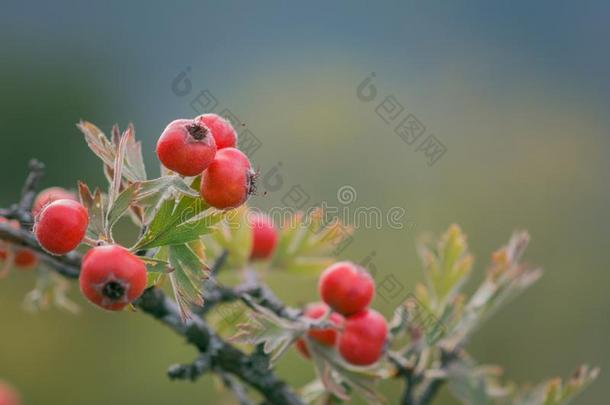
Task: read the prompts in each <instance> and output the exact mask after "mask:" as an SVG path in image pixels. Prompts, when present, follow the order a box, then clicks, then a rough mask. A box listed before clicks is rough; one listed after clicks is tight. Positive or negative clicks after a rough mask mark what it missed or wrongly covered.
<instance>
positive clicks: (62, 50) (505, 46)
mask: <svg viewBox="0 0 610 405" xmlns="http://www.w3.org/2000/svg"><path fill="white" fill-rule="evenodd" d="M83 3H84V2H83ZM104 3H106V5H101V4H98V5H91V4H88V5H85V4H82V3H80V2H41V3H40V4H36V5H35V4H32V3H30V2H28V3H24V2H3V6H2V12H1V13H0V38H1V41H0V51H1V55H2V57H1V61H2V62H1V63H0V89H1V97H0V111H1V112H0V133H1V135H0V139H2V144H1V145H2V146H1V147H0V151H1V153H2V159H1V160H0V184H2V187H1V189H0V190H1V195H0V203H1V204H2V206H6V205H8V204H10V203H11V202H13V201H15V200H16V199H17V198H18V194H19V188H20V185H21V184H22V181H23V177H24V175H25V168H26V165H27V161H28V159H29V158H30V157H37V158H40V159H41V160H43V161H44V162H45V163H46V164H47V166H48V173H47V176H46V178H45V179H44V185H45V186H51V185H61V186H66V187H74V185H75V183H76V181H77V180H79V179H82V180H84V181H86V182H88V183H89V184H91V185H95V184H98V185H102V184H103V182H104V179H103V176H102V174H101V170H100V164H99V163H98V161H97V160H96V159H95V158H94V157H93V155H92V154H91V153H90V152H89V150H88V149H87V147H86V145H85V143H84V142H83V140H82V137H81V136H79V133H78V132H77V129H76V128H75V126H74V124H75V122H77V121H78V120H79V119H81V118H83V119H87V120H90V121H92V122H94V123H95V124H97V125H98V126H100V127H101V128H102V129H104V130H105V131H109V129H110V127H111V125H112V124H113V123H115V122H117V123H119V124H120V125H121V126H122V127H124V126H125V125H127V123H129V122H133V123H134V124H135V127H136V131H137V136H138V137H139V138H140V139H142V140H143V144H144V153H145V157H146V160H147V163H148V168H149V171H150V172H152V173H154V174H157V173H158V166H157V164H156V163H155V155H154V145H155V141H156V138H157V136H158V135H159V134H160V132H161V131H162V130H163V128H164V126H165V125H166V124H167V123H168V122H169V121H170V120H172V119H174V118H176V117H190V116H194V115H195V112H194V111H193V109H192V107H191V105H190V104H191V102H192V101H193V100H194V99H195V98H196V97H197V96H198V94H199V93H200V92H201V91H203V90H206V89H207V90H208V91H209V92H210V93H211V94H213V96H214V97H215V98H216V100H217V102H218V106H217V107H216V109H215V112H220V111H221V110H223V109H224V108H228V109H230V111H231V112H233V114H235V115H236V116H237V117H239V119H240V120H241V121H243V122H244V123H246V125H247V126H246V128H247V129H249V130H251V131H252V133H253V134H255V136H256V137H257V138H258V139H259V140H260V141H261V143H262V146H261V147H260V148H259V149H258V150H257V151H256V152H255V153H254V154H253V160H254V162H255V165H256V166H257V167H260V170H261V173H262V174H265V173H268V171H269V170H270V169H271V168H273V167H274V166H278V165H279V169H280V172H279V173H280V175H281V176H282V179H283V184H282V185H281V187H279V189H276V188H273V187H268V188H269V189H268V190H267V191H268V192H267V193H264V192H261V193H259V195H258V196H257V197H255V198H253V200H252V204H253V205H255V206H258V207H262V208H269V207H271V206H278V205H281V204H282V202H281V200H282V197H283V196H284V195H285V193H286V192H287V191H288V190H289V189H290V188H291V187H292V186H293V185H300V186H301V187H302V188H303V189H304V190H306V192H307V193H308V194H309V195H310V198H311V202H312V203H313V202H318V201H328V203H329V204H335V205H336V202H337V196H336V193H337V189H339V188H340V187H341V186H343V185H350V186H351V187H353V188H354V189H355V190H356V191H357V200H356V201H355V202H354V204H357V205H358V206H376V207H380V208H381V209H382V210H387V209H389V208H391V207H394V206H398V207H403V208H404V209H405V210H406V213H407V214H406V217H405V218H408V221H409V223H411V224H415V226H411V227H408V229H402V230H397V229H391V228H390V227H383V228H381V229H358V230H357V231H356V234H355V235H354V241H353V243H352V244H350V245H349V246H348V247H347V249H346V250H344V251H343V252H341V254H340V256H341V257H342V258H350V259H352V260H354V261H362V260H364V259H365V258H366V257H367V256H369V255H373V262H372V263H373V265H374V266H375V267H376V268H377V269H378V272H379V274H380V276H381V277H384V276H386V275H395V276H396V277H397V278H398V279H399V280H400V282H401V283H403V284H404V286H405V288H406V289H410V288H411V287H412V286H413V284H414V283H415V282H416V281H418V280H421V278H422V275H421V273H420V270H419V264H418V259H417V257H416V254H415V249H414V241H415V238H416V236H417V235H418V234H419V233H420V232H423V231H433V232H435V233H439V232H441V231H442V230H444V229H445V228H446V227H447V226H448V225H449V224H450V223H452V222H457V223H459V224H460V225H461V226H462V227H463V229H464V231H465V232H466V233H467V234H468V235H469V241H470V244H471V248H472V250H473V251H474V253H475V254H476V257H477V273H476V275H475V277H474V278H475V279H480V278H481V275H482V274H483V269H484V268H485V265H486V263H487V259H488V257H489V253H490V252H491V251H492V250H493V249H495V248H496V247H499V246H500V245H501V244H503V243H504V242H505V241H506V240H507V239H508V237H509V236H510V233H511V232H512V231H513V230H514V229H517V228H526V229H528V230H529V231H530V232H531V235H532V244H531V248H530V250H529V252H528V254H527V260H528V261H529V262H531V263H535V264H539V265H541V266H543V267H544V268H545V270H546V273H545V277H544V278H543V279H542V281H541V282H539V283H538V284H537V285H535V286H534V287H533V288H532V289H531V290H530V291H528V292H527V293H526V294H525V295H524V296H522V297H521V299H519V300H517V301H515V302H514V303H513V304H512V305H511V306H510V307H509V308H507V309H505V310H503V311H502V312H500V313H499V315H498V316H496V317H495V318H494V319H493V320H492V321H491V322H489V323H488V324H487V325H486V327H485V328H484V329H483V330H482V331H481V332H480V333H479V334H478V335H477V337H476V339H474V341H472V343H471V345H470V350H471V352H472V353H473V354H474V355H475V356H476V357H477V358H478V359H479V360H480V361H481V362H487V363H498V364H502V365H504V366H505V367H504V368H505V372H506V376H507V378H509V379H511V380H514V381H517V382H526V381H532V382H537V381H540V380H542V379H544V378H546V377H550V376H555V375H564V376H565V375H567V374H569V373H570V372H571V371H572V370H573V369H574V368H575V367H576V366H577V365H578V364H579V363H580V362H588V363H592V364H595V365H599V366H601V367H602V369H603V370H602V376H601V378H600V380H599V381H598V382H597V383H595V384H594V385H593V386H592V388H590V389H589V390H588V391H587V392H586V393H585V394H584V395H583V396H582V397H581V398H580V399H579V401H578V403H579V404H590V405H594V404H601V403H606V402H607V400H606V398H607V395H608V392H607V386H608V383H610V380H609V379H608V377H607V376H608V371H609V370H610V348H609V346H608V340H609V339H608V337H609V332H610V323H609V322H608V318H609V310H610V298H609V296H608V292H607V290H608V284H609V283H610V273H609V263H610V260H609V259H608V241H609V236H610V215H609V214H608V211H607V210H608V206H609V202H610V192H609V188H608V185H609V173H610V171H609V161H610V160H609V159H608V154H609V153H610V139H609V133H608V132H609V131H608V130H609V128H610V122H609V121H610V114H608V111H609V107H610V73H609V72H610V52H609V49H608V43H607V42H608V37H609V36H610V25H609V24H608V19H609V18H610V4H609V3H607V2H602V1H584V2H573V3H568V2H551V1H543V2H536V4H533V3H530V2H526V1H519V2H497V3H494V4H491V3H489V2H486V1H474V2H469V3H468V4H467V5H466V4H458V2H451V3H450V4H448V3H444V4H442V3H441V2H425V3H424V2H420V3H415V2H376V3H372V2H364V1H334V2H316V1H309V2H304V3H292V2H279V1H277V2H264V3H255V2H233V1H227V2H207V1H206V2H203V1H196V2H195V1H193V2H174V3H173V4H172V5H171V6H167V5H165V6H162V5H160V4H157V3H154V2H142V3H141V4H139V5H136V4H135V3H128V2H104ZM181 72H186V73H187V75H186V78H187V79H188V80H189V83H190V86H191V87H190V90H189V91H185V93H188V94H185V95H177V94H176V91H174V90H172V82H173V81H174V79H175V78H176V77H177V76H178V75H179V74H180V73H181ZM372 72H374V73H375V78H374V82H373V83H374V85H375V87H376V89H377V96H376V98H375V100H373V101H371V102H363V101H361V100H360V99H359V98H358V97H357V94H356V89H357V87H358V85H359V84H360V83H361V82H362V81H363V80H364V79H365V78H366V77H367V76H369V75H370V74H371V73H372ZM182 84H184V82H182ZM179 94H182V93H179ZM392 95H393V96H394V97H395V100H396V101H397V102H399V103H400V104H401V105H402V106H403V107H404V112H403V113H402V115H400V118H397V120H396V121H393V122H392V123H391V124H386V123H385V122H384V121H383V120H382V118H380V116H379V115H377V112H376V109H377V107H378V105H379V104H380V103H381V102H382V101H383V100H384V99H385V98H386V97H387V96H392ZM408 113H411V114H414V115H415V116H416V117H417V118H418V119H419V121H421V122H422V123H423V125H424V126H425V127H426V133H425V135H424V137H425V136H428V135H429V134H434V136H436V138H437V139H438V140H439V141H440V142H442V144H443V145H444V146H445V147H446V149H447V151H446V153H445V154H444V155H443V156H442V158H441V159H440V160H439V161H437V162H436V163H435V164H434V165H432V166H430V165H428V162H427V159H426V156H425V155H424V154H423V153H422V151H416V146H409V145H407V144H406V143H404V142H403V141H402V140H401V139H400V138H399V137H398V136H397V135H396V134H395V133H394V132H393V129H394V127H395V125H396V124H397V122H398V121H399V120H400V119H402V118H403V117H404V116H405V115H406V114H408ZM421 139H423V138H421ZM269 184H270V183H268V184H267V185H269ZM262 188H263V190H264V189H265V184H263V187H262ZM33 282H34V276H33V274H24V273H12V274H11V275H10V276H9V277H8V278H6V279H3V280H1V281H0V378H2V379H6V380H8V381H10V382H11V383H12V384H13V385H15V386H16V387H17V388H18V389H19V390H20V391H21V392H22V394H23V397H24V398H25V403H26V404H28V405H34V404H106V403H116V404H148V405H152V404H168V403H172V404H230V403H233V402H234V400H233V399H232V397H230V396H227V395H225V394H222V393H219V391H218V390H217V389H216V388H214V381H213V380H212V379H211V378H210V377H206V378H204V379H203V380H201V381H198V382H197V383H195V384H190V383H179V382H175V383H172V382H170V381H168V380H167V378H166V377H165V371H166V369H167V367H168V365H170V364H173V363H176V362H188V361H190V360H192V359H193V358H194V356H195V353H194V350H193V349H192V348H191V347H189V346H187V345H186V344H185V342H184V341H183V340H181V339H180V338H178V337H176V336H174V335H173V334H172V333H171V332H170V331H168V330H167V329H165V328H163V327H160V326H159V325H158V324H157V323H155V322H153V321H151V320H150V319H148V318H147V317H145V316H140V315H138V314H130V313H121V314H109V313H105V312H102V311H99V310H96V309H94V308H93V307H91V306H89V305H88V304H86V303H84V302H83V300H82V299H81V298H80V297H79V294H78V293H77V292H76V291H74V293H73V294H72V295H73V296H74V297H75V299H76V300H77V301H78V302H79V303H82V304H83V305H82V306H83V309H84V311H83V312H82V313H81V315H79V316H76V317H75V316H72V315H68V314H65V313H61V312H59V311H57V310H51V311H50V312H47V313H40V314H35V315H32V314H29V313H26V312H24V311H23V310H22V309H21V303H22V299H23V296H24V294H25V293H26V292H27V291H28V290H30V289H31V288H32V286H33ZM271 283H272V285H273V286H274V287H276V290H277V292H278V294H279V295H280V296H281V297H282V298H283V299H285V300H286V301H288V302H290V303H292V304H295V305H297V304H300V303H303V302H307V301H309V300H312V299H315V297H316V280H315V279H314V278H305V277H294V276H292V277H287V276H285V275H277V276H274V277H273V279H272V280H271ZM390 301H391V300H390ZM397 304H398V303H397V302H396V303H392V302H385V301H384V300H381V299H377V300H376V301H375V306H376V307H377V308H379V309H380V310H381V311H383V312H384V313H385V314H386V315H388V316H389V314H390V313H391V310H392V307H393V306H395V305H397ZM278 369H279V370H278V372H279V373H280V374H282V375H284V376H286V378H287V379H288V380H289V381H290V382H291V383H293V384H295V385H302V384H304V383H306V382H308V381H309V380H310V379H311V378H312V376H313V372H312V368H311V367H310V365H309V364H307V362H305V361H303V360H302V359H300V358H299V357H298V356H297V355H296V354H295V353H294V352H291V353H290V354H289V355H288V356H287V357H286V358H285V359H283V361H282V362H281V364H280V365H279V367H278ZM400 389H401V384H400V383H398V382H393V383H388V384H384V385H383V391H384V393H385V394H386V395H387V396H388V397H389V398H391V399H392V400H391V401H390V402H394V401H393V400H394V399H395V397H396V396H397V395H399V392H400ZM438 403H440V404H453V403H454V402H452V401H451V400H449V399H448V397H447V396H446V395H444V396H443V398H442V399H441V400H440V401H439V402H438Z"/></svg>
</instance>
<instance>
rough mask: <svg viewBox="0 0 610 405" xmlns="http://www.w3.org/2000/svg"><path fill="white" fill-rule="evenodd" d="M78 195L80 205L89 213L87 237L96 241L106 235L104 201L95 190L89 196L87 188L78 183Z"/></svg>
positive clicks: (98, 191)
mask: <svg viewBox="0 0 610 405" xmlns="http://www.w3.org/2000/svg"><path fill="white" fill-rule="evenodd" d="M78 194H79V197H80V201H81V204H83V206H84V207H85V208H86V209H87V211H88V213H89V227H88V228H87V236H88V237H89V238H91V239H93V240H97V239H99V238H100V236H102V235H103V236H107V235H106V215H105V212H104V199H103V197H102V192H101V191H100V190H99V189H98V188H96V189H95V191H94V193H93V194H91V191H90V190H89V187H87V185H86V184H85V183H83V182H79V183H78Z"/></svg>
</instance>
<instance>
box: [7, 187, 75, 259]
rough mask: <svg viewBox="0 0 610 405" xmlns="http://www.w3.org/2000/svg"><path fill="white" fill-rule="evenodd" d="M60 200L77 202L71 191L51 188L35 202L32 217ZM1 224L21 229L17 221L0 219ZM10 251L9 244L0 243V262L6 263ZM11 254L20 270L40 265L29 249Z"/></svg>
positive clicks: (18, 250)
mask: <svg viewBox="0 0 610 405" xmlns="http://www.w3.org/2000/svg"><path fill="white" fill-rule="evenodd" d="M60 199H66V200H72V201H76V196H75V195H74V193H71V192H70V191H68V190H65V189H63V188H61V187H51V188H48V189H46V190H43V191H41V192H40V193H39V194H38V195H37V196H36V199H35V200H34V204H33V206H32V215H33V216H34V217H36V216H37V215H38V214H39V213H40V211H41V210H42V208H44V207H45V206H46V205H48V204H49V203H51V202H53V201H56V200H60ZM0 223H8V224H9V225H10V226H11V227H12V228H14V229H19V222H17V221H15V220H13V221H9V220H7V219H6V218H2V217H0ZM79 243H80V241H79ZM9 249H10V247H9V245H8V244H7V243H5V242H1V241H0V261H2V262H4V261H5V260H7V258H8V256H9ZM11 254H12V255H13V256H12V264H13V265H14V266H15V267H16V268H18V269H20V270H29V269H32V268H34V267H35V266H36V265H37V264H38V257H37V256H36V254H35V253H34V252H33V251H32V250H30V249H28V248H23V247H16V248H14V249H13V250H12V251H11Z"/></svg>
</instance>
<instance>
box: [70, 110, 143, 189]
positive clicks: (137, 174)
mask: <svg viewBox="0 0 610 405" xmlns="http://www.w3.org/2000/svg"><path fill="white" fill-rule="evenodd" d="M76 126H77V127H78V129H80V131H81V132H82V133H83V135H84V137H85V141H86V142H87V145H88V146H89V149H91V151H93V153H94V154H95V155H96V156H97V157H99V158H100V159H101V160H102V162H103V163H104V168H105V170H110V171H112V170H113V168H114V167H115V159H116V156H117V150H118V147H117V146H118V143H119V138H120V137H118V136H116V134H118V128H117V129H116V130H113V137H112V141H111V140H109V139H108V138H107V137H106V135H105V134H104V133H103V132H102V131H101V130H100V129H99V128H98V127H96V126H95V125H93V124H92V123H90V122H87V121H81V122H79V123H78V124H76ZM115 127H116V126H115ZM126 133H133V126H130V127H129V128H128V129H127V131H126ZM129 143H132V144H134V143H135V140H132V141H129V142H128V144H129ZM135 148H136V146H131V149H132V153H134V149H135ZM127 149H129V147H127ZM140 159H141V158H140ZM121 161H122V160H121ZM131 161H134V162H135V165H136V167H135V168H134V167H133V166H132V165H131ZM141 171H142V167H141V166H140V161H139V158H137V157H136V156H131V160H129V159H128V161H127V164H124V167H123V168H122V177H124V178H125V179H127V180H128V181H129V182H136V181H142V180H145V179H146V176H142V173H141ZM106 175H107V176H109V175H112V173H108V172H107V173H106ZM110 178H112V176H110Z"/></svg>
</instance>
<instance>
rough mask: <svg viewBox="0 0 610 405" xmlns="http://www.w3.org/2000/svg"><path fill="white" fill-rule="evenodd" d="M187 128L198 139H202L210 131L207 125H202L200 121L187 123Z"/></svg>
mask: <svg viewBox="0 0 610 405" xmlns="http://www.w3.org/2000/svg"><path fill="white" fill-rule="evenodd" d="M186 130H187V131H188V133H189V135H190V136H192V137H193V139H196V140H198V141H202V140H204V139H205V137H206V136H208V134H209V133H210V130H209V129H208V127H206V126H205V125H201V124H198V123H192V124H187V125H186Z"/></svg>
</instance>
